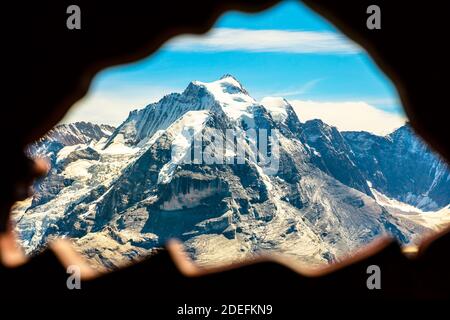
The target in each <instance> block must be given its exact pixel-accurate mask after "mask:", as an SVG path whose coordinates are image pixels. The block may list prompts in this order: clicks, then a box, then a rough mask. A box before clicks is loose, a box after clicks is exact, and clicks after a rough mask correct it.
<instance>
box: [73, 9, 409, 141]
mask: <svg viewBox="0 0 450 320" xmlns="http://www.w3.org/2000/svg"><path fill="white" fill-rule="evenodd" d="M226 73H230V74H232V75H234V76H235V77H236V78H237V79H239V80H240V81H241V83H242V84H243V85H244V86H245V87H246V89H247V90H248V91H249V93H250V94H251V95H252V96H253V97H254V98H255V99H257V100H260V99H262V98H264V97H266V96H283V97H285V98H287V99H288V100H289V101H293V104H294V105H298V106H299V107H298V108H299V110H298V112H299V113H300V112H303V115H304V117H302V115H300V118H304V119H305V120H307V119H308V118H313V117H321V118H323V115H325V118H324V120H327V121H328V122H331V123H330V124H333V125H336V126H338V127H339V128H340V129H343V130H345V129H354V128H355V129H359V128H360V127H361V128H360V129H361V130H369V131H374V132H376V131H377V130H371V129H370V128H366V127H364V125H360V127H358V126H356V127H355V126H353V127H352V126H347V125H345V124H344V125H342V124H339V121H337V122H336V121H335V119H334V118H333V117H334V116H333V115H332V114H333V113H335V114H336V115H339V116H340V117H342V116H343V114H345V112H347V113H349V117H355V110H357V111H359V110H360V111H361V112H362V114H361V115H364V114H367V112H368V109H369V108H370V109H371V111H373V112H374V114H376V115H374V116H373V117H375V118H376V117H381V118H380V120H378V121H379V122H380V126H381V125H382V124H381V122H386V123H387V124H384V127H383V128H381V127H380V128H381V129H380V130H379V132H377V133H385V132H389V131H391V130H392V128H394V127H396V126H398V123H400V122H401V121H403V117H404V116H403V112H402V110H401V107H400V105H399V102H398V98H397V94H396V91H395V88H394V87H393V85H392V84H391V83H390V81H388V79H387V78H386V77H385V76H384V75H383V74H382V73H381V72H380V71H379V70H378V68H377V67H376V66H375V65H374V63H373V62H372V61H371V59H370V58H369V57H368V55H367V54H366V53H365V52H364V51H363V50H362V49H361V48H359V47H358V46H357V45H356V44H354V43H352V42H351V41H350V40H348V39H347V38H345V36H343V35H341V34H340V33H339V32H338V31H337V30H336V29H335V28H334V27H333V26H332V25H331V24H330V23H328V22H326V21H325V20H324V19H322V18H321V17H319V16H317V15H316V14H315V13H313V12H312V11H310V10H309V9H307V8H306V7H305V6H303V5H301V4H299V3H298V2H297V1H295V2H294V1H286V2H284V3H282V4H280V5H278V6H276V7H274V8H272V9H269V10H267V11H265V12H263V13H259V14H243V13H238V12H231V13H227V14H225V15H223V16H222V17H221V18H220V19H219V20H218V21H217V23H216V25H215V26H214V29H213V30H212V31H210V32H209V33H208V34H207V35H206V36H180V37H177V38H175V39H173V40H171V41H169V42H168V43H167V44H166V45H165V46H164V47H163V48H162V50H160V51H158V52H157V53H156V54H154V55H152V56H150V57H148V58H146V59H145V60H141V61H139V62H137V63H133V64H128V65H122V66H118V67H114V68H110V69H107V70H105V71H103V72H101V73H100V74H98V75H97V76H96V78H95V79H94V81H93V83H92V85H91V89H90V92H89V94H88V96H87V97H86V98H84V99H83V100H81V101H80V102H78V103H77V104H76V105H75V107H74V108H73V111H71V113H70V114H68V116H67V117H66V118H65V120H64V122H70V121H77V120H87V121H93V122H97V123H98V122H106V123H110V124H113V125H118V124H120V122H121V121H122V120H124V119H125V117H126V116H127V114H128V112H129V111H130V110H132V109H137V108H142V107H144V106H145V105H146V104H148V103H151V102H154V101H157V100H159V98H161V97H162V96H163V95H165V94H168V93H170V92H174V91H176V92H181V91H182V90H183V89H184V88H185V87H186V86H187V85H188V83H189V82H190V81H192V80H200V81H204V82H205V81H213V80H216V79H218V78H220V77H221V76H222V75H223V74H226ZM302 102H305V103H306V102H307V104H302ZM358 105H359V106H361V107H360V109H358ZM349 106H351V108H350V109H349V108H348V107H349ZM302 108H303V109H302ZM355 108H356V109H355ZM330 116H331V118H330ZM384 116H385V117H387V118H386V119H388V120H386V121H383V118H382V117H384ZM377 119H378V118H377ZM364 120H365V119H357V118H355V119H354V122H355V123H357V122H358V121H359V122H367V123H370V122H373V121H364ZM341 121H342V119H341ZM347 121H348V120H347ZM333 122H336V123H333ZM391 127H392V128H391Z"/></svg>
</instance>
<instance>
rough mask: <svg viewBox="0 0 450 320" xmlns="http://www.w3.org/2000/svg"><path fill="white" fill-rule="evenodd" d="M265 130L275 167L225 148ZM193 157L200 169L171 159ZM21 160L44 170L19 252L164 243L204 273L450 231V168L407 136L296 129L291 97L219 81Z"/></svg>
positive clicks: (106, 253)
mask: <svg viewBox="0 0 450 320" xmlns="http://www.w3.org/2000/svg"><path fill="white" fill-rule="evenodd" d="M262 129H263V130H264V132H266V133H267V134H268V136H270V137H271V138H273V140H270V141H271V142H270V143H269V146H268V148H267V154H268V155H270V156H271V157H270V158H271V161H272V164H273V163H276V164H277V165H276V167H275V168H274V167H269V166H267V165H266V164H263V163H261V161H259V160H260V159H261V155H260V154H259V153H258V152H257V150H255V149H254V148H253V147H252V146H253V145H258V146H260V145H261V141H262V138H261V137H259V136H258V138H255V139H254V141H253V140H252V138H248V137H247V138H245V139H242V140H239V143H236V139H237V138H236V137H239V136H245V133H247V132H249V131H252V130H253V131H254V132H260V131H262ZM230 131H231V132H233V134H234V135H232V136H230V135H229V132H230ZM200 138H201V139H200ZM199 140H200V141H201V142H200V144H199V145H196V143H195V141H199ZM255 141H256V142H255ZM239 148H241V149H242V150H244V151H245V157H244V158H243V159H242V161H240V162H238V161H235V160H236V158H237V154H238V150H239ZM196 150H197V151H198V150H200V151H201V153H202V155H203V158H202V161H197V162H196V161H179V160H180V159H182V160H186V159H191V155H192V154H195V152H196ZM30 153H32V154H33V155H44V156H46V157H47V158H49V159H50V160H51V163H52V170H51V171H50V173H49V175H48V176H47V177H46V178H45V179H43V180H42V181H40V182H39V183H38V184H37V185H36V193H35V195H34V196H33V198H32V199H30V200H28V201H26V202H24V203H20V204H18V206H17V208H16V211H17V214H16V221H17V230H18V232H19V235H20V238H21V242H22V244H23V245H24V247H25V249H26V250H27V252H29V253H33V252H36V251H38V250H40V249H41V248H42V246H44V245H45V244H46V243H47V242H48V240H49V239H51V238H53V237H55V236H68V237H72V238H74V241H75V244H76V245H77V246H78V247H79V249H80V251H81V252H83V253H84V254H85V255H87V256H88V257H90V258H93V259H94V260H95V261H97V262H98V263H99V264H100V265H103V266H104V267H106V268H113V267H115V266H117V265H118V264H120V263H123V262H124V261H128V260H130V259H134V258H136V257H139V256H141V255H144V254H148V253H151V251H152V250H153V249H155V248H158V247H160V246H162V245H163V244H164V243H165V242H166V241H167V240H168V239H169V238H172V237H176V238H179V239H181V240H183V242H184V244H185V246H186V248H187V250H188V252H189V254H190V255H191V257H192V258H193V259H195V260H197V261H198V262H199V263H203V264H211V263H212V264H214V263H220V262H223V261H231V260H236V259H242V258H246V257H250V256H253V255H255V254H258V253H260V252H264V251H271V252H281V253H284V254H286V255H289V256H291V257H294V258H295V259H298V260H299V261H301V262H303V263H308V264H314V265H316V264H321V263H328V262H330V261H333V260H335V259H338V258H339V257H340V256H342V255H345V254H349V253H351V251H352V250H354V249H356V248H358V247H360V246H362V245H364V244H367V243H368V242H370V241H372V240H373V239H374V238H376V237H378V236H381V235H386V234H389V235H392V236H394V237H396V238H397V239H399V241H401V242H402V243H405V244H407V243H414V242H415V241H417V238H418V237H419V236H421V235H423V234H424V233H425V232H428V231H430V230H435V229H438V228H440V227H441V226H442V225H443V224H445V223H448V222H449V221H450V213H449V210H448V205H449V202H450V194H449V190H450V178H449V177H450V176H449V170H448V168H447V167H446V165H445V164H444V163H443V162H442V161H441V160H440V159H439V158H438V157H436V156H435V155H434V154H433V153H432V152H431V151H430V150H429V149H428V148H427V147H426V146H425V145H424V144H423V143H422V142H421V141H420V140H418V138H416V136H415V135H414V133H413V132H412V131H411V130H410V129H409V127H408V126H404V127H402V128H399V129H398V130H396V131H395V132H393V133H392V134H390V135H388V136H386V137H380V136H375V135H373V134H370V133H367V132H339V131H338V130H337V129H336V128H334V127H331V126H329V125H327V124H325V123H323V122H322V121H320V120H311V121H307V122H305V123H302V122H301V115H298V116H297V114H296V113H295V112H294V109H293V108H292V106H291V105H290V104H289V102H288V101H286V100H284V99H279V100H277V99H271V100H270V101H269V102H268V103H265V105H261V104H260V103H258V102H257V101H255V100H254V99H253V98H252V97H251V96H250V95H249V93H248V92H247V91H246V90H245V89H244V87H243V86H242V84H241V83H240V82H239V81H238V80H236V79H235V78H234V77H232V76H230V75H226V76H224V77H222V78H221V79H219V80H217V81H214V82H211V83H203V82H199V81H194V82H192V83H190V84H189V85H188V87H187V88H186V89H185V91H184V92H183V93H173V94H170V95H167V96H165V97H164V98H162V99H161V100H160V101H159V102H157V103H153V104H150V105H148V106H147V107H145V108H144V109H142V110H138V111H133V112H131V113H130V115H129V116H128V118H127V119H126V120H125V121H124V122H123V123H122V124H121V125H120V126H119V127H118V128H117V129H114V128H111V127H107V126H98V125H92V124H88V123H75V124H72V125H65V126H60V127H57V128H55V129H54V130H53V131H51V132H50V133H49V134H48V135H47V136H46V137H45V138H43V139H41V140H40V141H39V142H37V143H36V144H34V145H32V146H30ZM218 154H220V155H221V157H218ZM209 156H211V157H213V158H214V159H215V160H217V159H219V158H220V159H223V161H222V162H220V161H206V160H205V159H206V158H207V157H209ZM226 160H233V161H226ZM424 211H438V212H424Z"/></svg>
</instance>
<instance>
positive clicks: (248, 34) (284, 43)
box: [166, 28, 362, 54]
mask: <svg viewBox="0 0 450 320" xmlns="http://www.w3.org/2000/svg"><path fill="white" fill-rule="evenodd" d="M166 49H169V50H175V51H189V52H191V51H194V52H199V51H206V52H217V51H251V52H285V53H332V54H354V53H358V52H360V51H361V50H362V49H361V48H360V47H359V46H358V45H356V44H355V43H353V42H352V41H350V40H349V39H347V38H345V37H344V36H341V35H339V34H337V33H334V32H326V31H322V32H319V31H294V30H291V31H290V30H271V29H266V30H250V29H231V28H215V29H212V30H211V31H210V32H208V33H207V34H205V35H188V36H179V37H177V38H175V39H173V40H172V41H170V42H169V43H168V44H167V47H166Z"/></svg>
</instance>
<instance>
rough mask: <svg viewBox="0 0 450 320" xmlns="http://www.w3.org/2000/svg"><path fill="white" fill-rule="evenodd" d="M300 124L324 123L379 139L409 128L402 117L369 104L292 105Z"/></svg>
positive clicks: (304, 103) (303, 103)
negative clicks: (363, 132)
mask: <svg viewBox="0 0 450 320" xmlns="http://www.w3.org/2000/svg"><path fill="white" fill-rule="evenodd" d="M289 102H290V103H291V105H292V106H293V108H294V110H295V111H296V113H297V115H298V117H299V118H300V121H302V122H304V121H307V120H312V119H321V120H322V121H323V122H325V123H327V124H329V125H332V126H335V127H337V128H338V129H339V130H341V131H360V130H363V131H369V132H372V133H374V134H377V135H385V134H388V133H391V132H392V131H394V130H395V129H397V128H399V127H401V126H402V125H404V124H405V121H406V118H405V116H403V115H401V114H396V113H390V112H386V111H383V110H380V109H378V108H376V107H374V106H372V105H370V104H368V103H366V102H362V101H347V102H317V101H302V100H292V101H289Z"/></svg>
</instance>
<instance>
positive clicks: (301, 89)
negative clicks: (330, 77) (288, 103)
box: [270, 78, 323, 97]
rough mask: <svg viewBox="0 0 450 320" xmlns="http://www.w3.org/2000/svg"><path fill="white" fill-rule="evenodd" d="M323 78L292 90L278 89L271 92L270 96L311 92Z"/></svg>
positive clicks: (288, 95) (298, 94)
mask: <svg viewBox="0 0 450 320" xmlns="http://www.w3.org/2000/svg"><path fill="white" fill-rule="evenodd" d="M322 80H323V79H322V78H319V79H313V80H310V81H308V82H306V83H305V84H303V85H301V86H300V87H297V88H294V89H291V90H285V91H278V92H273V93H271V94H270V96H277V97H278V96H279V97H292V96H300V95H303V94H306V93H308V92H310V91H311V90H312V89H313V88H314V87H315V86H316V85H317V84H318V83H319V82H320V81H322Z"/></svg>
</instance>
